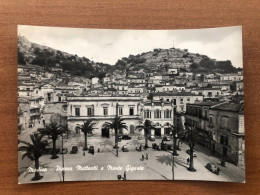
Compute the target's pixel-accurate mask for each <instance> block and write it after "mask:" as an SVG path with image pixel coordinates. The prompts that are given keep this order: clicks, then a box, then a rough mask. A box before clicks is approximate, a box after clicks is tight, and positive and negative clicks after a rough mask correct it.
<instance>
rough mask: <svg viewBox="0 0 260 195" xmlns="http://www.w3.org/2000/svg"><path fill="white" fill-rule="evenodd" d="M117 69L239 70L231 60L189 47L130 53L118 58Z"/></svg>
mask: <svg viewBox="0 0 260 195" xmlns="http://www.w3.org/2000/svg"><path fill="white" fill-rule="evenodd" d="M114 68H115V69H119V70H120V69H122V70H124V69H126V70H138V69H144V70H147V71H151V70H156V71H162V70H165V69H169V68H177V69H179V70H182V71H191V72H201V73H208V72H218V73H232V72H237V69H236V68H235V67H233V65H232V64H231V62H230V61H217V60H215V59H211V58H209V57H208V56H206V55H201V54H198V53H196V54H195V53H190V52H188V50H187V49H184V50H181V49H177V48H170V49H154V50H153V51H150V52H146V53H142V54H138V55H135V56H134V55H130V56H129V57H124V58H122V59H120V60H118V61H117V62H116V64H115V66H114Z"/></svg>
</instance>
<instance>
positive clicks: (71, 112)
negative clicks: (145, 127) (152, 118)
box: [67, 96, 142, 137]
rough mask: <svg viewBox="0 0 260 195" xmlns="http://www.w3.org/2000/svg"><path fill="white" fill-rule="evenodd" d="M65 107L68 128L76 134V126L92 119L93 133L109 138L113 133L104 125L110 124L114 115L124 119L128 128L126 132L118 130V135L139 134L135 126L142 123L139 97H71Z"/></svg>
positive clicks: (77, 131)
mask: <svg viewBox="0 0 260 195" xmlns="http://www.w3.org/2000/svg"><path fill="white" fill-rule="evenodd" d="M67 105H68V112H67V122H68V128H69V129H70V130H72V131H73V130H74V131H76V133H79V130H78V129H77V126H78V125H81V124H83V123H84V122H85V121H86V120H87V119H93V120H94V121H95V123H96V126H95V128H96V129H95V131H94V132H93V133H94V134H96V135H100V136H102V137H110V136H111V135H114V132H113V130H107V129H106V126H105V123H106V122H111V120H113V119H114V118H115V116H116V114H118V116H121V117H122V118H123V119H124V122H125V123H126V125H127V127H128V130H125V129H120V130H119V134H138V133H139V130H138V129H136V126H138V125H140V124H141V122H142V118H141V108H142V106H141V97H140V96H139V97H137V96H71V97H67ZM117 108H118V112H117Z"/></svg>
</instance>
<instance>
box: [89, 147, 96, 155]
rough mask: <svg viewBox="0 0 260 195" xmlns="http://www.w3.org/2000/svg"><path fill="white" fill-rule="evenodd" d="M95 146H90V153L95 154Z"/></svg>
mask: <svg viewBox="0 0 260 195" xmlns="http://www.w3.org/2000/svg"><path fill="white" fill-rule="evenodd" d="M94 152H95V151H94V146H89V149H88V153H90V154H94Z"/></svg>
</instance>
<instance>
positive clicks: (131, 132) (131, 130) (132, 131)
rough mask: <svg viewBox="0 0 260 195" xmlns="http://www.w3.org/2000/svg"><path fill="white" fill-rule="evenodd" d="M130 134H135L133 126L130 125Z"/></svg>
mask: <svg viewBox="0 0 260 195" xmlns="http://www.w3.org/2000/svg"><path fill="white" fill-rule="evenodd" d="M130 134H135V126H134V125H130Z"/></svg>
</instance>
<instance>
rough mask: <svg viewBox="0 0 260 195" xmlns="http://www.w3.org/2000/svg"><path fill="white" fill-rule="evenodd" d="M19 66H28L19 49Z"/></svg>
mask: <svg viewBox="0 0 260 195" xmlns="http://www.w3.org/2000/svg"><path fill="white" fill-rule="evenodd" d="M18 64H22V65H26V61H25V57H24V54H23V53H22V52H20V50H19V49H18Z"/></svg>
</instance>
